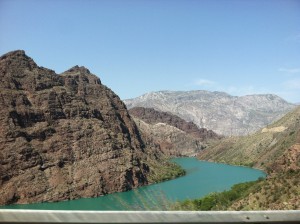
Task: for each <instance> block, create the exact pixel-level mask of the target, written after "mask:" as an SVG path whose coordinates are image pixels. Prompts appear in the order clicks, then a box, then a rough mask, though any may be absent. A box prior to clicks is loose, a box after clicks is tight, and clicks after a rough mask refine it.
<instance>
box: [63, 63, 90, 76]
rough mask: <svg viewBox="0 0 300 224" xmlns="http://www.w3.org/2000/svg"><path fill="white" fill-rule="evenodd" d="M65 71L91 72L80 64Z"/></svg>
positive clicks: (73, 72)
mask: <svg viewBox="0 0 300 224" xmlns="http://www.w3.org/2000/svg"><path fill="white" fill-rule="evenodd" d="M64 73H72V74H76V73H80V74H91V72H90V70H88V69H87V68H86V67H84V66H78V65H75V66H74V67H72V68H70V69H69V70H67V71H65V72H64Z"/></svg>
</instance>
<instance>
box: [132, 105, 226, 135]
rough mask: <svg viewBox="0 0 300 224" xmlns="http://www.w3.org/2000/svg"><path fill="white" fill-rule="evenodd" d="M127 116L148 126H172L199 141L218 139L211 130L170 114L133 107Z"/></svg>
mask: <svg viewBox="0 0 300 224" xmlns="http://www.w3.org/2000/svg"><path fill="white" fill-rule="evenodd" d="M129 114H130V115H132V116H134V117H137V118H139V119H141V120H143V121H145V122H146V123H148V124H158V123H165V124H168V125H170V126H174V127H176V128H178V129H180V130H182V131H184V132H186V133H187V134H189V135H191V136H193V137H195V138H199V139H201V140H206V139H217V138H219V137H220V136H218V135H217V134H216V133H214V132H213V131H211V130H207V129H205V128H198V127H197V125H195V124H194V123H193V122H187V121H185V120H183V119H182V118H180V117H178V116H176V115H174V114H172V113H167V112H162V111H157V110H155V109H153V108H144V107H134V108H131V109H129Z"/></svg>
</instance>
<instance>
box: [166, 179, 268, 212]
mask: <svg viewBox="0 0 300 224" xmlns="http://www.w3.org/2000/svg"><path fill="white" fill-rule="evenodd" d="M261 182H262V180H261V179H260V180H257V181H251V182H246V183H241V184H236V185H234V186H233V187H232V188H231V189H230V190H228V191H223V192H218V193H211V194H209V195H207V196H205V197H203V198H200V199H195V200H185V201H183V202H177V203H176V204H175V205H174V206H173V208H172V209H173V210H201V211H209V210H227V209H228V207H229V206H231V205H232V204H233V203H234V202H236V201H237V200H238V199H241V198H242V197H245V196H247V195H249V194H250V193H251V192H252V191H253V190H254V189H257V188H259V186H260V185H259V183H261Z"/></svg>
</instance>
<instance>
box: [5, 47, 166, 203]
mask: <svg viewBox="0 0 300 224" xmlns="http://www.w3.org/2000/svg"><path fill="white" fill-rule="evenodd" d="M0 77H1V82H0V127H1V128H0V195H1V197H0V204H10V203H31V202H42V201H59V200H68V199H75V198H80V197H95V196H99V195H103V194H107V193H111V192H116V191H125V190H129V189H131V188H134V187H137V186H141V185H145V184H147V183H149V182H150V181H151V177H150V175H151V173H152V172H154V170H153V169H152V168H151V167H150V166H149V165H148V164H149V163H151V164H155V165H156V167H159V166H161V165H159V163H160V162H159V160H160V159H159V158H160V154H157V153H158V152H155V151H154V150H152V151H151V150H150V149H148V148H147V147H145V144H144V142H143V140H142V139H141V136H140V133H139V131H138V129H137V127H136V125H135V123H134V122H133V120H132V119H131V117H130V116H129V114H128V111H127V109H126V107H125V105H124V103H123V102H122V101H121V100H120V99H119V97H118V96H117V95H115V94H114V93H113V92H112V91H111V90H110V89H109V88H107V87H106V86H104V85H102V84H101V81H100V79H99V78H97V77H96V76H95V75H93V74H91V73H90V72H89V70H88V69H86V68H84V67H78V66H75V67H73V68H71V69H69V70H68V71H66V72H64V73H62V74H60V75H57V74H55V72H54V71H52V70H49V69H46V68H43V67H39V66H37V65H36V63H35V62H34V61H33V60H32V59H31V58H29V57H28V56H26V54H25V52H24V51H14V52H10V53H7V54H5V55H3V56H2V57H1V58H0ZM152 158H155V159H156V160H157V161H156V160H154V159H152Z"/></svg>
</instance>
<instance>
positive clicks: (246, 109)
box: [124, 90, 296, 136]
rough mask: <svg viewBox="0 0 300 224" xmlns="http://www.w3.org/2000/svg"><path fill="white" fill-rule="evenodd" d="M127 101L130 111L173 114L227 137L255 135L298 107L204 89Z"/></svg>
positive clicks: (266, 98)
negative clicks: (147, 109)
mask: <svg viewBox="0 0 300 224" xmlns="http://www.w3.org/2000/svg"><path fill="white" fill-rule="evenodd" d="M124 102H125V104H126V105H127V107H128V108H133V107H146V108H154V109H155V110H159V111H164V112H170V113H172V114H174V115H177V116H179V117H181V118H183V119H185V120H186V121H191V122H193V123H195V124H196V125H197V126H198V127H199V128H206V129H209V130H212V131H214V132H216V133H217V134H220V135H224V136H239V135H247V134H250V133H253V132H255V131H257V130H258V129H260V128H262V127H264V126H266V125H268V124H270V123H272V122H273V121H275V120H277V119H279V118H280V117H282V116H283V115H285V114H286V113H287V112H288V111H290V110H291V109H293V108H295V107H296V105H294V104H291V103H288V102H287V101H285V100H283V99H282V98H280V97H278V96H276V95H273V94H260V95H247V96H241V97H237V96H231V95H229V94H227V93H224V92H209V91H203V90H199V91H159V92H151V93H147V94H144V95H142V96H140V97H137V98H134V99H127V100H124Z"/></svg>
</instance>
